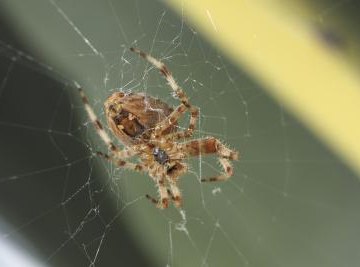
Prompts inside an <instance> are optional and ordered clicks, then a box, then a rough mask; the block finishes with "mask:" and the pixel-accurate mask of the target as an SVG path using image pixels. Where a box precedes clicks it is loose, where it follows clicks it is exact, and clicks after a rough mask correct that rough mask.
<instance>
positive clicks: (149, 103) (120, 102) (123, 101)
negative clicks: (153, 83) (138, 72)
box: [104, 92, 173, 145]
mask: <svg viewBox="0 0 360 267" xmlns="http://www.w3.org/2000/svg"><path fill="white" fill-rule="evenodd" d="M104 106H105V114H106V118H107V121H108V124H109V126H110V128H111V130H112V131H113V133H114V134H115V135H116V136H117V137H118V138H119V139H120V140H121V141H122V142H123V143H124V144H126V145H133V144H137V143H140V142H144V141H145V142H146V141H148V140H149V138H150V131H151V130H152V129H154V128H155V126H156V124H158V123H159V122H160V121H162V120H163V119H165V118H166V117H167V116H168V115H169V114H170V113H171V112H172V110H173V109H172V108H170V107H169V106H168V105H167V104H166V103H164V102H162V101H160V100H159V99H156V98H153V97H151V96H146V95H144V94H141V93H130V94H124V93H123V92H116V93H114V94H112V95H111V96H110V97H109V98H108V99H107V100H106V101H105V104H104ZM170 130H172V129H170Z"/></svg>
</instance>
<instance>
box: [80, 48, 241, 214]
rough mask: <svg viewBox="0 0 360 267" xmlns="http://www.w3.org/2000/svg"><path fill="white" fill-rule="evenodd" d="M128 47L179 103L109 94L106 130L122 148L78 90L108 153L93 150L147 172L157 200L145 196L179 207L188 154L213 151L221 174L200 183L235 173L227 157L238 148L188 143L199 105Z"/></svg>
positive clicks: (215, 143)
mask: <svg viewBox="0 0 360 267" xmlns="http://www.w3.org/2000/svg"><path fill="white" fill-rule="evenodd" d="M131 51H133V52H135V53H137V54H139V55H140V56H141V57H143V58H144V59H146V60H147V61H149V62H150V63H151V64H153V65H154V66H155V67H156V68H158V69H159V70H160V72H161V73H162V74H163V75H164V76H165V78H166V80H167V82H168V84H169V85H170V87H171V89H172V90H173V93H174V95H175V96H176V97H177V98H178V99H179V100H180V102H181V103H180V105H178V106H177V107H176V108H175V109H174V108H172V107H170V106H169V105H167V104H166V103H164V102H162V101H161V100H159V99H156V98H154V97H152V96H148V95H145V94H143V93H130V94H124V93H123V92H116V93H114V94H112V95H111V96H110V97H109V98H108V99H107V100H106V101H105V103H104V107H105V115H106V118H107V122H108V125H109V127H110V130H111V131H112V132H113V133H114V134H115V136H116V137H118V138H119V140H120V141H121V142H122V143H123V144H124V145H125V148H124V149H122V150H120V149H119V148H118V147H117V146H115V145H114V143H113V142H112V141H111V139H110V137H109V136H108V134H107V132H106V131H105V130H104V128H103V126H102V124H101V122H100V121H99V120H98V119H97V116H96V115H95V113H94V111H93V109H92V108H91V107H90V105H89V103H88V99H87V97H86V96H85V94H84V92H83V90H82V89H80V88H79V91H80V95H81V97H82V100H83V103H84V105H85V109H86V111H87V113H88V115H89V117H90V120H91V121H92V122H93V123H94V125H95V127H96V129H97V131H98V133H99V136H100V137H101V139H102V140H103V141H104V142H105V144H106V145H107V146H108V148H109V150H110V152H111V154H110V155H108V154H104V153H102V152H98V153H97V154H98V155H99V156H102V157H103V158H105V159H107V160H110V161H112V162H114V163H115V164H116V165H117V166H118V167H121V168H126V169H130V170H134V171H146V172H148V173H149V175H150V177H151V178H152V179H153V180H154V182H155V183H156V184H157V186H158V189H159V196H160V200H157V199H155V198H153V197H151V196H149V195H146V197H147V198H148V199H150V200H151V201H152V202H153V203H155V204H157V206H158V207H159V208H167V207H168V205H169V199H171V200H172V201H173V202H174V204H175V206H177V207H180V206H181V203H182V198H181V192H180V190H179V188H178V186H177V184H178V180H179V177H180V176H181V175H183V174H184V173H186V172H187V170H188V167H187V164H186V162H185V160H186V159H187V158H189V157H196V156H199V155H205V154H216V155H217V156H218V157H219V162H220V164H221V166H222V167H223V172H222V173H221V174H219V175H217V176H214V177H210V178H205V179H201V181H202V182H213V181H224V180H226V179H228V178H229V177H230V176H232V175H233V167H232V165H231V163H230V160H237V159H238V152H237V151H233V150H231V149H229V148H227V147H226V146H225V145H224V144H222V143H221V142H220V141H219V140H218V139H216V138H214V137H207V138H204V139H197V140H191V141H188V142H186V139H188V138H190V137H192V135H193V132H194V130H195V125H196V121H197V118H198V116H199V109H198V108H197V107H195V106H193V105H191V104H190V102H189V100H188V97H187V96H186V94H185V93H184V91H183V90H182V89H181V88H180V87H179V86H178V85H177V83H176V82H175V79H174V78H173V76H172V75H171V73H170V71H169V70H168V68H167V67H166V66H165V65H164V64H163V63H162V62H160V61H158V60H157V59H155V58H153V57H152V56H150V55H148V54H146V53H145V52H143V51H141V50H139V49H136V48H131ZM186 111H189V112H190V122H189V126H188V128H187V129H185V130H181V131H180V130H179V129H178V127H177V125H178V120H179V119H180V117H181V116H182V115H183V114H184V113H185V112H186ZM134 156H138V158H139V160H138V161H137V162H136V163H133V162H130V161H128V159H130V158H131V157H134Z"/></svg>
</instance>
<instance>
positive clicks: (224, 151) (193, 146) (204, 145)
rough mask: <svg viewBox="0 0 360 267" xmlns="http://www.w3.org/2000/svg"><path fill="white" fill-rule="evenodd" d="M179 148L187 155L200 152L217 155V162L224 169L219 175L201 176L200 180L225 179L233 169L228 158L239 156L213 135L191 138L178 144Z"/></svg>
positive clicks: (196, 154) (230, 174) (213, 180)
mask: <svg viewBox="0 0 360 267" xmlns="http://www.w3.org/2000/svg"><path fill="white" fill-rule="evenodd" d="M180 149H181V150H182V151H183V152H184V153H185V154H186V155H187V156H199V155H200V154H217V155H218V156H219V162H220V164H221V166H222V168H223V170H224V171H223V172H222V173H221V174H220V175H217V176H214V177H210V178H202V179H201V182H216V181H225V180H227V179H228V178H229V177H231V176H232V175H233V173H234V169H233V167H232V165H231V163H230V160H238V158H239V153H238V152H237V151H234V150H231V149H230V148H228V147H226V146H225V145H224V144H223V143H221V142H220V141H219V140H218V139H216V138H213V137H209V138H206V139H198V140H193V141H190V142H187V143H184V144H180Z"/></svg>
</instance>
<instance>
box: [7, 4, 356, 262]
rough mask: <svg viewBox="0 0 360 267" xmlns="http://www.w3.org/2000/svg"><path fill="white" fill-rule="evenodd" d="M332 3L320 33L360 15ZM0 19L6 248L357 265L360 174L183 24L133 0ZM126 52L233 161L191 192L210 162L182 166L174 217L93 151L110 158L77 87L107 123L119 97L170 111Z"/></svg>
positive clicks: (60, 258) (126, 257) (137, 181)
mask: <svg viewBox="0 0 360 267" xmlns="http://www.w3.org/2000/svg"><path fill="white" fill-rule="evenodd" d="M343 2H344V1H343ZM337 3H338V4H337ZM339 3H340V2H339V1H337V2H336V1H328V3H326V4H325V5H324V6H325V7H324V8H321V9H320V11H324V10H325V8H326V7H332V10H333V11H332V12H333V13H331V14H336V15H337V19H336V20H333V17H332V16H329V15H328V16H327V17H326V16H325V17H322V23H323V21H329V25H331V24H334V21H341V20H340V19H339V18H338V17H341V15H343V14H350V13H346V12H345V11H344V8H347V9H348V10H350V11H352V12H353V10H354V9H355V8H357V5H356V4H355V3H354V2H351V1H345V2H344V3H342V2H341V3H342V4H339ZM1 10H2V12H1V13H2V16H1V17H2V24H1V25H4V27H2V29H1V37H0V59H1V60H0V135H1V137H0V160H1V161H0V162H1V168H0V190H1V191H0V197H1V201H0V233H1V239H0V242H1V246H3V247H5V246H13V247H15V249H16V250H17V251H19V253H22V254H25V255H29V257H32V258H34V260H35V261H36V262H35V263H34V266H92V265H93V266H358V263H359V262H360V256H359V249H360V245H359V240H360V231H359V227H358V226H359V225H360V215H359V213H358V211H359V203H360V196H359V194H358V193H359V192H360V187H359V180H358V177H357V176H356V175H355V174H354V173H352V172H351V171H350V170H349V169H348V168H347V167H346V166H345V165H344V164H343V163H342V162H341V161H340V160H339V159H338V158H337V156H335V155H333V154H332V153H330V152H329V150H328V149H327V148H325V147H324V146H323V145H322V143H321V142H320V141H319V140H317V139H316V138H315V137H314V136H312V135H311V134H310V133H309V131H308V130H307V129H306V128H305V127H304V126H303V125H302V124H301V123H299V122H298V121H297V120H295V119H294V117H293V116H292V115H291V114H289V113H288V112H287V110H285V109H284V107H283V103H277V102H275V101H274V100H273V99H272V98H271V97H270V96H269V95H268V94H267V93H266V91H265V90H264V89H265V88H261V87H260V86H259V83H258V82H257V81H256V80H253V79H252V77H251V76H250V75H249V74H247V72H246V70H244V69H242V68H241V67H235V66H233V65H232V64H231V63H230V62H229V61H228V59H227V58H225V57H224V56H223V54H222V51H219V50H217V49H215V48H214V47H212V46H211V45H210V44H209V43H208V42H207V41H206V40H205V39H203V38H202V36H201V34H200V33H199V32H197V31H196V30H195V29H194V28H193V26H191V25H189V24H187V22H186V18H185V17H184V16H182V15H177V14H175V13H173V12H172V11H171V10H169V9H168V8H167V6H166V5H164V4H163V3H161V2H157V1H130V0H126V1H110V0H109V1H85V0H79V1H76V2H75V1H69V0H62V1H51V0H50V1H31V2H30V1H27V2H25V1H20V0H12V1H4V2H1ZM353 17H354V16H349V20H351V19H353ZM353 20H354V21H356V20H355V19H353ZM339 23H340V22H339ZM335 24H336V23H335ZM354 24H355V22H354ZM5 25H7V26H6V27H5ZM254 34H255V33H254ZM329 34H333V37H331V36H330V37H331V38H334V40H335V47H340V48H341V47H342V46H343V45H345V44H346V42H344V41H342V39H341V38H340V37H338V36H341V34H340V35H339V34H336V32H334V33H329ZM336 38H340V39H339V40H338V41H336V40H337V39H336ZM336 42H338V43H336ZM130 46H137V47H139V48H141V49H143V50H144V51H149V52H151V54H152V55H153V56H155V57H157V58H160V59H161V60H162V61H163V62H165V63H166V64H167V65H168V66H169V68H170V69H171V70H172V72H173V74H174V76H175V78H176V79H177V81H178V82H179V84H181V85H182V87H183V88H184V90H185V91H186V92H187V94H188V95H189V97H190V99H191V101H192V103H193V104H195V105H197V106H199V107H200V108H201V116H200V122H199V124H198V131H197V132H196V137H204V136H209V135H211V136H215V137H218V138H220V139H221V140H223V141H224V142H225V143H227V144H229V146H230V147H233V148H235V149H237V150H239V151H240V154H241V160H240V161H239V162H237V163H235V175H234V177H233V178H232V179H231V180H229V181H228V182H226V183H216V184H215V183H213V184H201V183H199V179H200V177H201V176H207V175H209V174H212V173H214V172H215V173H216V172H217V171H218V170H219V166H218V164H217V163H216V160H215V159H214V158H211V157H210V158H201V159H193V160H191V161H190V164H191V166H192V167H191V172H190V173H189V174H187V175H185V176H184V177H182V179H181V181H180V186H181V189H182V192H183V195H184V207H183V210H182V211H178V210H176V209H175V208H173V207H171V208H169V209H168V210H165V211H161V210H158V209H156V208H155V207H153V206H152V205H151V203H149V202H148V201H147V200H146V199H145V198H144V195H145V194H147V193H149V194H152V195H155V194H156V189H155V187H154V184H153V183H152V181H151V180H150V179H149V177H148V176H147V175H146V174H136V173H133V172H127V171H123V170H119V169H116V168H115V167H114V166H112V165H111V164H108V163H107V162H104V161H103V160H101V159H97V158H96V157H95V156H93V153H94V152H95V151H98V150H99V151H105V149H106V148H105V146H104V145H103V144H102V143H101V142H100V141H99V138H98V137H97V135H96V133H95V130H94V128H93V127H92V125H91V124H89V123H88V118H87V117H86V114H85V113H84V110H83V106H82V104H81V102H80V101H79V97H78V95H77V90H76V88H75V87H74V81H76V82H77V83H79V84H80V85H81V86H82V87H83V88H84V90H85V91H86V94H87V95H88V97H89V99H90V103H91V105H92V106H93V107H94V109H95V111H96V112H97V114H99V117H100V119H101V120H102V121H103V122H105V120H104V115H103V111H102V103H103V102H104V100H105V99H106V97H107V96H109V95H110V94H111V93H112V92H114V91H117V90H125V91H128V90H131V91H135V92H142V91H145V92H146V93H148V94H151V95H153V96H157V97H159V98H161V99H162V100H164V101H166V102H168V103H170V104H173V105H176V101H175V100H174V99H173V98H172V97H171V95H170V93H169V89H168V87H167V86H166V83H165V81H164V79H163V78H162V77H161V76H160V75H159V74H158V72H157V71H156V70H154V69H153V68H152V67H151V66H150V65H148V64H147V63H146V62H144V61H142V60H141V59H139V58H138V57H137V56H136V55H133V54H132V53H131V52H130V51H129V49H128V48H129V47H130ZM344 119H346V116H345V114H344ZM3 251H5V250H3ZM0 253H1V252H0ZM19 257H20V256H17V258H19ZM6 260H8V259H7V258H6V255H5V253H2V254H0V265H1V266H16V265H15V259H13V260H14V261H13V262H12V264H8V265H6V264H5V263H6ZM27 264H29V266H32V265H30V260H29V261H28V262H27ZM19 266H21V265H19Z"/></svg>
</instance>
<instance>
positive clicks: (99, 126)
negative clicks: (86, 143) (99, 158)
mask: <svg viewBox="0 0 360 267" xmlns="http://www.w3.org/2000/svg"><path fill="white" fill-rule="evenodd" d="M78 89H79V93H80V96H81V99H82V102H83V103H84V106H85V110H86V112H87V114H88V116H89V118H90V120H91V122H92V123H93V124H94V126H95V128H96V132H97V133H98V135H99V136H100V138H101V139H102V140H103V142H104V143H105V144H106V145H107V146H108V148H109V149H110V150H111V151H113V152H114V151H118V148H117V147H116V146H115V145H114V143H113V142H112V141H111V139H110V137H109V135H108V134H107V132H106V131H105V130H104V127H103V126H102V124H101V122H100V121H99V120H98V118H97V116H96V115H95V112H94V110H93V109H92V107H91V106H90V105H89V101H88V98H87V97H86V95H85V93H84V91H83V90H82V89H81V88H78Z"/></svg>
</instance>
